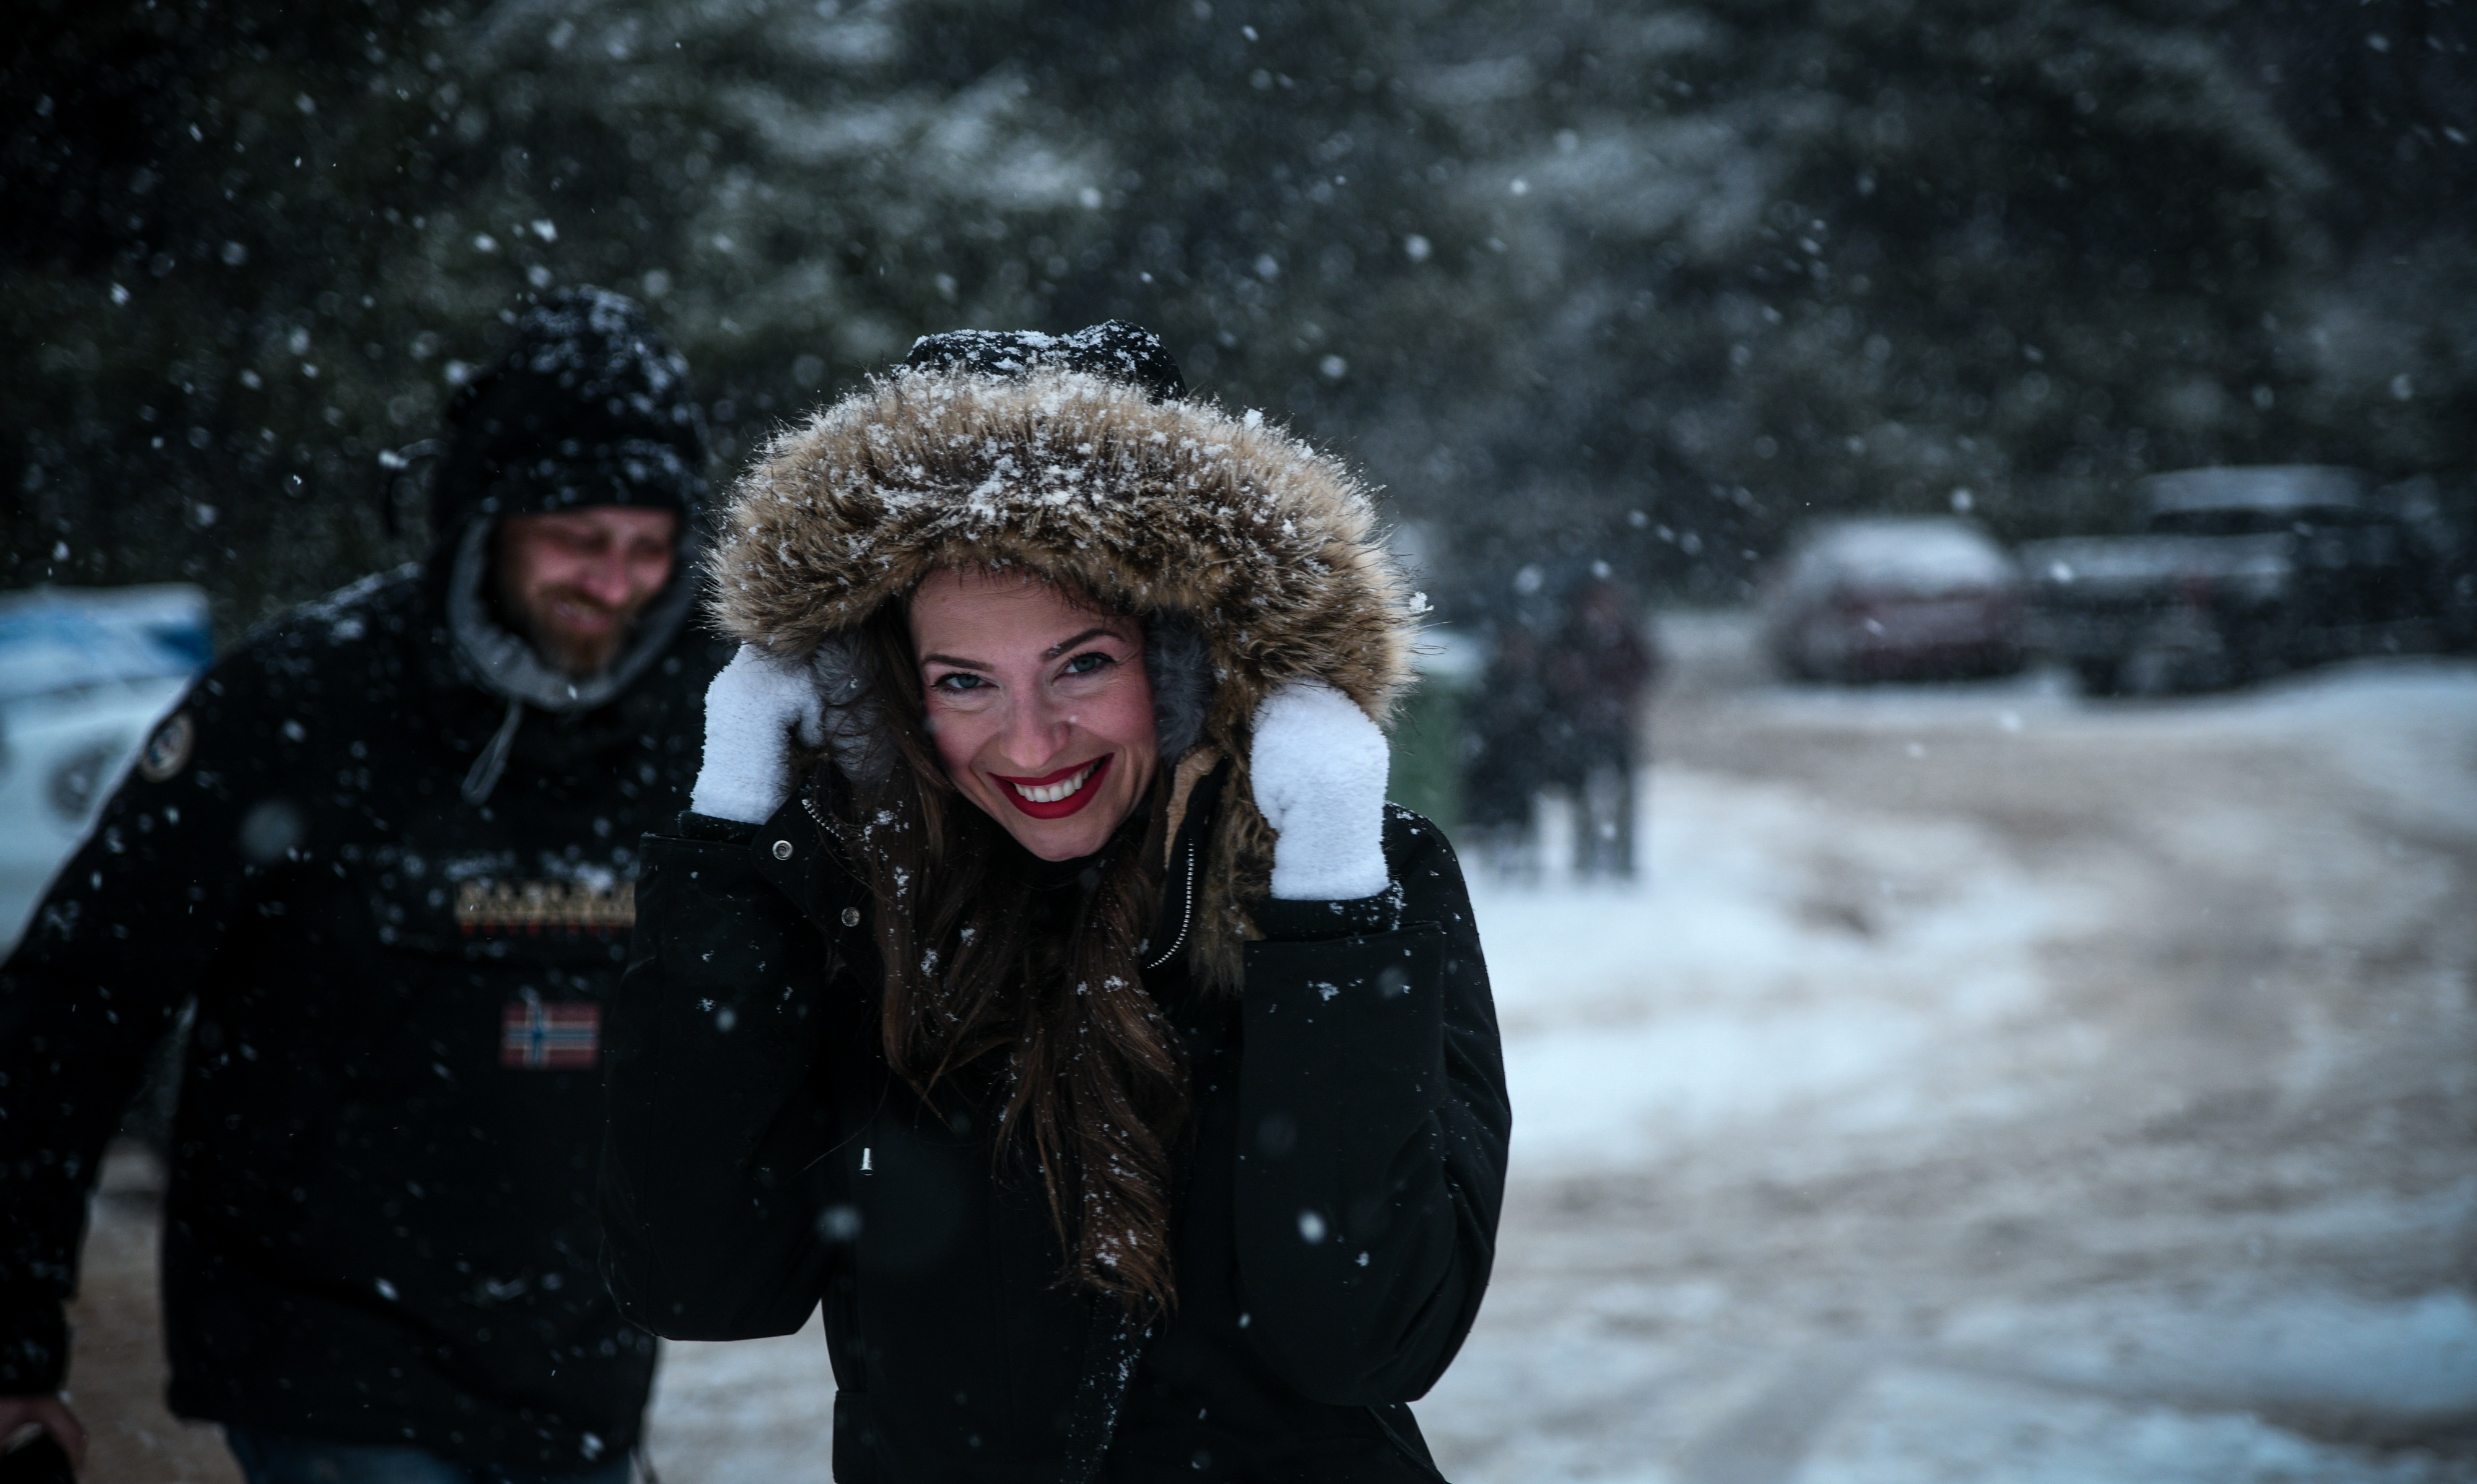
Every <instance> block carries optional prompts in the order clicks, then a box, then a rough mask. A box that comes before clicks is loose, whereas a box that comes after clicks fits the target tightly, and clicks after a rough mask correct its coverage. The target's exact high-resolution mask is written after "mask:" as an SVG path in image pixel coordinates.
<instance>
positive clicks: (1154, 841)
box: [841, 591, 1188, 1307]
mask: <svg viewBox="0 0 2477 1484" xmlns="http://www.w3.org/2000/svg"><path fill="white" fill-rule="evenodd" d="M1064 595H1065V596H1066V597H1068V599H1069V600H1070V601H1072V602H1076V603H1078V604H1080V605H1083V606H1091V600H1090V599H1089V598H1088V597H1085V596H1084V595H1082V594H1079V593H1074V592H1071V591H1070V592H1066V593H1065V594H1064ZM862 648H863V656H862V657H863V665H864V666H865V669H866V673H867V676H868V682H869V686H870V689H871V691H872V693H873V694H874V695H875V696H876V697H877V698H878V699H879V701H880V704H881V705H882V708H883V717H884V725H886V726H887V727H888V729H889V730H890V732H891V735H892V739H893V742H894V749H895V758H896V761H895V766H894V768H893V770H892V772H891V774H890V776H889V777H888V779H887V781H886V782H885V783H884V784H883V785H882V786H879V787H875V788H866V787H863V788H859V789H855V790H854V791H853V792H852V794H851V795H850V797H849V804H850V807H849V811H848V813H847V814H846V815H845V816H844V818H843V820H842V821H841V824H842V830H841V833H842V834H843V836H844V843H845V845H846V847H847V848H848V849H849V851H850V853H851V854H852V855H853V856H854V858H855V863H856V864H857V865H858V866H859V868H860V869H861V871H862V873H863V876H864V877H865V878H866V879H867V881H868V884H869V886H870V889H871V892H872V894H873V896H874V899H875V902H876V904H877V912H876V933H877V946H878V951H879V953H880V955H881V956H882V957H883V958H884V960H885V967H886V995H885V1004H884V1008H883V1013H882V1020H881V1028H882V1033H883V1035H884V1038H885V1050H886V1059H887V1063H888V1066H889V1067H891V1068H892V1069H893V1071H894V1074H895V1075H896V1076H899V1077H901V1078H903V1079H904V1080H905V1081H906V1082H907V1083H909V1084H910V1085H911V1086H912V1088H913V1090H914V1091H915V1092H916V1093H918V1094H919V1095H920V1096H921V1097H922V1098H924V1099H929V1098H932V1097H934V1096H935V1094H936V1092H937V1090H938V1087H939V1086H940V1085H941V1084H943V1083H947V1082H949V1081H950V1080H951V1079H954V1078H956V1077H957V1076H959V1075H963V1074H966V1073H969V1072H976V1071H980V1072H987V1073H990V1074H994V1075H995V1076H997V1077H998V1078H999V1080H1000V1082H1001V1085H1002V1086H1003V1089H1004V1102H1003V1111H1001V1112H1000V1114H999V1115H998V1120H999V1121H998V1129H997V1145H996V1156H997V1157H998V1158H999V1159H1000V1160H1001V1161H1005V1160H1008V1159H1013V1158H1022V1159H1027V1160H1028V1161H1029V1163H1030V1166H1031V1168H1032V1170H1033V1172H1034V1173H1035V1174H1037V1175H1038V1178H1039V1180H1040V1183H1041V1187H1042V1190H1043V1192H1044V1193H1045V1195H1046V1197H1047V1200H1048V1204H1049V1214H1050V1220H1051V1222H1052V1224H1054V1225H1055V1226H1056V1228H1057V1230H1058V1235H1059V1241H1060V1244H1061V1246H1062V1247H1063V1248H1064V1249H1065V1252H1066V1273H1065V1278H1066V1280H1067V1281H1071V1282H1074V1283H1076V1284H1078V1285H1080V1286H1082V1287H1084V1288H1087V1289H1089V1290H1091V1291H1094V1292H1096V1293H1102V1294H1107V1295H1109V1296H1111V1297H1113V1298H1114V1299H1118V1300H1119V1301H1121V1302H1122V1303H1125V1304H1127V1305H1129V1306H1130V1307H1137V1306H1140V1305H1142V1304H1143V1303H1145V1302H1147V1301H1150V1302H1153V1303H1157V1304H1159V1305H1162V1306H1163V1307H1167V1306H1169V1305H1171V1304H1172V1303H1173V1302H1174V1301H1175V1297H1176V1296H1175V1289H1174V1287H1173V1283H1172V1275H1171V1272H1170V1253H1169V1208H1170V1157H1171V1150H1172V1149H1173V1147H1174V1145H1175V1143H1176V1140H1177V1137H1178V1132H1179V1127H1180V1125H1181V1124H1182V1123H1183V1122H1184V1120H1185V1118H1186V1115H1187V1102H1188V1092H1187V1072H1186V1067H1185V1064H1184V1061H1183V1059H1182V1057H1181V1054H1180V1051H1179V1045H1178V1038H1177V1035H1176V1032H1175V1031H1174V1030H1173V1029H1172V1028H1171V1026H1169V1024H1168V1022H1167V1021H1166V1020H1164V1019H1163V1016H1162V1013H1161V1010H1160V1008H1159V1007H1158V1006H1157V1005H1156V1004H1155V1003H1154V1002H1153V1000H1152V997H1151V996H1150V995H1149V994H1147V993H1146V992H1145V989H1144V985H1143V977H1142V949H1143V940H1144V936H1145V932H1146V929H1147V928H1149V927H1150V926H1151V923H1152V919H1153V915H1154V913H1155V912H1156V911H1157V910H1158V907H1159V903H1160V900H1161V890H1162V865H1161V861H1162V856H1163V850H1162V838H1161V836H1162V831H1163V828H1164V827H1163V814H1164V805H1165V803H1166V794H1167V783H1166V771H1167V770H1166V769H1164V770H1163V776H1161V777H1158V778H1156V779H1155V781H1154V787H1153V795H1152V801H1151V807H1150V808H1148V809H1142V810H1138V813H1137V814H1136V815H1135V816H1133V817H1131V818H1130V819H1129V820H1128V821H1127V823H1126V824H1124V825H1122V826H1120V827H1119V829H1118V831H1117V833H1116V834H1114V835H1113V836H1112V837H1111V839H1110V842H1109V843H1108V844H1107V845H1106V846H1104V847H1103V848H1102V851H1101V853H1100V857H1099V859H1098V860H1096V861H1095V862H1094V863H1093V864H1092V865H1091V866H1090V867H1089V868H1088V870H1087V872H1086V873H1085V874H1084V877H1083V880H1082V882H1081V883H1080V884H1081V886H1082V890H1080V891H1075V890H1072V889H1070V888H1067V887H1063V886H1060V887H1052V886H1048V885H1046V884H1045V883H1044V882H1043V881H1042V880H1041V879H1039V877H1038V872H1037V868H1035V867H1034V865H1033V858H1032V856H1031V855H1030V854H1029V853H1026V852H1025V851H1024V850H1023V849H1022V848H1021V847H1020V846H1018V845H1016V844H1015V843H1014V841H1013V837H1012V836H1010V835H1009V834H1008V833H1007V832H1006V830H1005V829H1004V828H1003V827H1001V826H1000V825H999V824H998V823H997V822H996V821H994V820H992V819H990V818H989V817H988V815H987V814H986V813H984V812H983V811H982V810H981V808H980V807H979V805H977V804H973V803H972V802H971V801H970V800H968V799H966V798H964V797H963V795H962V794H961V793H960V792H959V791H958V790H957V789H956V787H955V785H954V783H953V782H952V780H950V779H948V778H947V776H946V771H945V767H944V765H943V764H942V763H941V762H940V761H939V760H938V754H937V750H936V748H935V746H934V745H933V744H932V743H931V741H930V739H929V734H928V730H927V729H926V727H925V726H924V725H923V719H924V716H925V707H924V702H923V697H922V695H921V690H920V672H919V667H918V664H917V662H916V659H915V656H914V654H913V645H912V632H911V626H910V620H909V615H908V613H907V612H906V607H905V605H904V604H903V603H900V602H896V603H888V604H887V605H886V606H884V607H882V608H880V609H879V610H878V612H877V613H876V615H875V616H874V617H872V618H871V619H869V620H868V622H867V624H866V625H865V627H864V631H863V646H862Z"/></svg>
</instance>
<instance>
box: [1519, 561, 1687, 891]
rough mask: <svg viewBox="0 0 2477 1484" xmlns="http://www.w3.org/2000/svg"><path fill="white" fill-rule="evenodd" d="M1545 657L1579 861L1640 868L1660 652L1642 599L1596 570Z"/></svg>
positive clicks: (1604, 870) (1612, 871)
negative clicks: (1642, 783) (1645, 732)
mask: <svg viewBox="0 0 2477 1484" xmlns="http://www.w3.org/2000/svg"><path fill="white" fill-rule="evenodd" d="M1545 659H1546V662H1545V664H1544V665H1543V667H1542V669H1543V673H1544V676H1545V679H1546V684H1547V693H1548V710H1549V716H1550V731H1551V735H1552V737H1553V739H1554V740H1553V743H1552V750H1553V752H1554V753H1555V754H1558V755H1557V760H1556V763H1555V765H1554V768H1553V772H1554V775H1555V778H1556V780H1557V781H1558V782H1560V783H1562V784H1563V785H1564V786H1565V787H1566V788H1569V789H1571V790H1573V793H1574V797H1575V802H1576V804H1577V808H1576V819H1575V831H1574V832H1575V841H1574V854H1575V859H1574V868H1575V870H1576V871H1577V872H1579V873H1580V874H1582V875H1585V876H1611V877H1631V876H1633V875H1634V873H1635V858H1634V857H1635V840H1634V825H1635V786H1634V785H1635V769H1636V766H1637V760H1638V754H1639V749H1640V742H1641V734H1642V732H1641V730H1642V725H1643V715H1642V710H1643V701H1644V699H1645V697H1646V696H1647V695H1648V694H1649V692H1650V690H1651V686H1652V682H1653V680H1655V679H1657V678H1658V675H1659V669H1660V661H1659V655H1658V654H1657V652H1655V651H1654V650H1653V649H1652V647H1651V644H1650V642H1649V641H1648V640H1647V639H1645V638H1644V636H1643V632H1642V626H1641V621H1640V620H1639V618H1638V617H1637V616H1636V613H1635V610H1634V603H1633V600H1632V598H1631V597H1630V596H1629V595H1628V593H1627V592H1626V589H1625V588H1624V587H1623V586H1621V585H1619V584H1618V583H1617V582H1616V581H1613V580H1611V579H1609V578H1606V577H1602V576H1598V575H1596V574H1594V575H1593V576H1592V577H1590V578H1589V579H1587V580H1585V581H1584V582H1583V583H1582V585H1581V586H1580V587H1578V588H1577V589H1576V590H1575V592H1574V595H1573V598H1572V600H1571V601H1570V603H1569V605H1568V607H1567V611H1566V616H1565V622H1564V625H1563V627H1561V628H1560V629H1559V630H1558V632H1557V637H1556V639H1555V641H1554V642H1553V643H1551V644H1550V645H1549V646H1548V649H1547V654H1546V656H1545Z"/></svg>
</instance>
